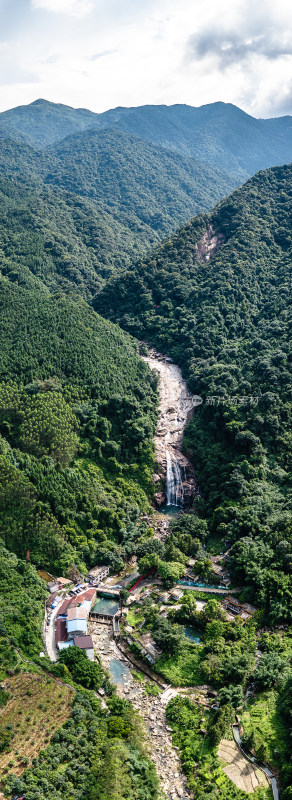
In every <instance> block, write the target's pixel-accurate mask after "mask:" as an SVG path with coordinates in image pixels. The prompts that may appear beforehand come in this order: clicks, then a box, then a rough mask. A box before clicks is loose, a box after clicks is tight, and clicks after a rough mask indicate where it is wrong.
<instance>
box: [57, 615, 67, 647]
mask: <svg viewBox="0 0 292 800" xmlns="http://www.w3.org/2000/svg"><path fill="white" fill-rule="evenodd" d="M67 639H68V636H67V628H66V620H65V619H57V622H56V642H57V644H58V642H66V641H67Z"/></svg>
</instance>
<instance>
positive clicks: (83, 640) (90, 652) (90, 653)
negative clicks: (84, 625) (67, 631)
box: [74, 635, 94, 661]
mask: <svg viewBox="0 0 292 800" xmlns="http://www.w3.org/2000/svg"><path fill="white" fill-rule="evenodd" d="M74 645H75V647H79V648H80V650H85V652H86V655H87V657H88V658H89V659H90V661H94V647H93V641H92V637H91V636H88V635H86V636H74Z"/></svg>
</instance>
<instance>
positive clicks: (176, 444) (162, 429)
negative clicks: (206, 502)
mask: <svg viewBox="0 0 292 800" xmlns="http://www.w3.org/2000/svg"><path fill="white" fill-rule="evenodd" d="M143 360H144V361H146V362H147V364H148V365H149V367H150V368H151V369H153V370H154V371H156V372H157V373H158V376H159V394H160V403H159V411H160V413H159V419H158V425H157V431H156V436H155V438H154V442H155V450H156V460H157V464H158V466H159V472H157V473H156V474H155V476H154V482H155V483H158V481H159V480H161V481H163V484H164V486H165V487H166V491H165V492H163V491H158V492H156V494H155V495H154V503H155V505H156V507H157V508H160V507H161V506H162V505H164V503H165V502H166V499H167V500H168V501H169V497H170V496H171V495H170V487H169V481H170V480H171V477H172V473H173V481H174V483H175V484H176V485H175V489H174V494H175V500H176V502H175V504H176V505H180V506H181V507H182V508H186V507H188V506H190V505H191V503H192V500H193V498H194V495H195V494H196V492H197V483H196V478H195V473H194V469H193V466H192V464H191V463H190V461H189V460H188V458H186V456H185V455H184V454H183V452H182V450H181V446H182V440H183V434H184V429H185V426H186V424H187V422H189V420H190V419H191V416H192V413H193V397H192V395H191V393H190V392H189V390H188V387H187V385H186V382H185V381H184V379H183V377H182V374H181V371H180V369H179V367H177V366H176V364H173V363H172V361H171V360H170V359H169V358H168V357H165V356H163V355H161V354H160V353H157V352H156V350H154V349H153V350H150V352H149V356H146V357H144V359H143ZM167 480H168V487H167V485H166V483H167ZM167 489H168V491H167ZM166 495H168V498H167V496H166Z"/></svg>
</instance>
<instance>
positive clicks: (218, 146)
mask: <svg viewBox="0 0 292 800" xmlns="http://www.w3.org/2000/svg"><path fill="white" fill-rule="evenodd" d="M109 127H114V128H115V129H116V130H117V131H124V132H125V133H128V134H133V135H134V136H137V137H139V138H140V139H144V140H145V141H146V142H149V143H150V144H154V145H159V146H160V147H163V148H165V149H166V150H172V151H174V152H175V153H177V154H180V155H181V156H183V157H186V158H187V157H190V158H192V159H195V160H196V161H200V162H201V163H204V164H208V165H209V166H210V167H214V168H215V169H216V170H218V169H219V170H222V171H223V172H226V173H228V174H229V175H233V177H235V178H236V180H237V183H242V182H243V180H244V179H245V178H247V177H248V176H249V175H252V174H254V173H255V172H257V171H258V170H259V169H264V168H266V167H269V166H274V165H275V164H284V163H289V162H290V161H291V157H292V144H291V134H292V129H291V117H288V116H287V117H278V118H274V119H255V118H254V117H251V116H250V115H249V114H246V113H245V112H244V111H242V110H241V109H240V108H237V106H234V105H232V104H231V103H221V102H217V103H210V104H207V105H203V106H200V107H198V108H196V107H192V106H188V105H181V104H176V105H172V106H166V105H146V106H138V107H137V108H121V107H118V108H113V109H110V110H109V111H105V112H104V113H102V114H94V113H92V112H91V111H88V110H86V109H82V108H81V109H80V108H78V109H74V108H70V107H69V106H64V105H61V104H58V103H50V102H48V101H46V100H36V101H35V102H34V103H31V104H30V105H27V106H20V107H18V108H13V109H10V110H9V111H5V112H3V113H2V114H0V136H3V137H4V138H5V137H7V136H9V137H11V138H12V139H16V140H18V141H19V140H20V141H23V142H25V141H26V142H27V143H28V144H30V145H32V146H33V147H35V146H36V147H37V148H40V149H45V148H46V147H48V146H50V145H52V144H54V143H56V142H59V141H61V140H62V139H65V138H66V136H71V135H72V134H75V133H82V131H86V130H89V129H92V128H94V129H98V130H100V129H104V128H109Z"/></svg>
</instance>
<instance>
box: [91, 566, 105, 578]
mask: <svg viewBox="0 0 292 800" xmlns="http://www.w3.org/2000/svg"><path fill="white" fill-rule="evenodd" d="M101 572H109V567H107V566H106V565H104V566H102V567H100V566H97V567H93V568H92V569H89V570H88V573H87V575H91V577H92V578H95V577H98V575H100V573H101Z"/></svg>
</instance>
